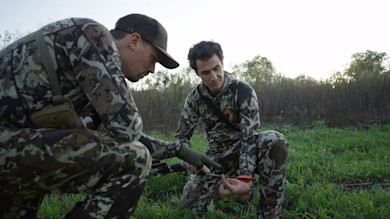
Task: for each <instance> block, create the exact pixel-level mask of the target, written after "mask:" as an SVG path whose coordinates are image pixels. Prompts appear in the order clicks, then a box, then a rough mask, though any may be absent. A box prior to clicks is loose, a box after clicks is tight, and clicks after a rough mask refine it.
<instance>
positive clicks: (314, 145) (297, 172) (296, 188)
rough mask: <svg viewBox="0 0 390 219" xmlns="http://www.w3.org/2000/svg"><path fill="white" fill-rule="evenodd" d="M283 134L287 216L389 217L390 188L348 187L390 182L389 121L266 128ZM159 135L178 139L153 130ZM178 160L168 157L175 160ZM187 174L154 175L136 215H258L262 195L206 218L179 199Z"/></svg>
mask: <svg viewBox="0 0 390 219" xmlns="http://www.w3.org/2000/svg"><path fill="white" fill-rule="evenodd" d="M267 129H274V130H277V131H280V132H282V133H284V135H285V136H286V138H287V139H288V140H289V142H290V146H289V166H288V173H287V184H286V190H285V201H284V204H283V210H282V217H283V218H390V210H389V209H390V208H389V206H390V188H388V187H384V188H382V187H380V186H373V187H372V188H371V187H361V188H355V189H352V190H351V189H348V190H347V189H343V188H342V185H344V184H349V183H361V182H375V183H388V182H390V125H386V126H375V125H373V126H365V125H360V126H357V127H353V128H345V129H337V128H327V127H326V125H325V123H323V122H317V123H315V124H314V126H313V127H311V128H310V129H305V130H302V129H299V128H297V127H293V126H289V125H285V126H282V127H272V128H270V127H265V128H262V130H267ZM151 135H152V136H154V137H157V138H161V139H165V140H169V141H171V140H173V139H174V137H173V134H170V135H169V136H166V135H162V134H159V133H152V134H151ZM192 144H193V147H194V148H196V149H198V150H200V151H205V150H206V145H207V144H206V138H205V135H204V134H195V135H194V137H193V139H192ZM178 161H179V160H178V159H177V158H173V159H169V160H166V162H168V163H169V164H172V163H176V162H178ZM187 178H188V176H184V175H182V174H174V175H157V176H156V175H153V176H151V177H150V178H149V181H148V183H147V186H146V188H145V191H144V194H143V195H142V197H141V199H140V201H139V204H138V208H137V210H136V212H135V215H134V216H135V217H136V218H202V217H203V218H254V217H255V216H256V207H257V202H258V195H255V197H254V199H253V200H252V202H251V203H250V204H249V205H241V204H237V203H236V202H234V200H233V199H232V198H223V199H222V200H220V201H218V202H216V203H211V204H210V206H209V207H208V210H207V212H206V213H205V214H203V215H202V216H197V215H194V214H193V213H192V212H191V211H190V210H189V209H188V208H187V207H186V206H184V205H183V203H182V202H181V200H180V197H181V191H182V188H183V186H184V184H185V181H186V179H187ZM255 188H256V189H258V188H259V185H258V183H257V182H256V183H255ZM82 198H83V196H81V195H79V196H66V195H63V196H59V195H51V196H46V197H45V200H44V202H43V204H42V207H41V211H40V215H41V217H43V218H58V217H62V216H63V215H64V214H66V212H67V211H68V210H69V209H71V207H72V206H73V205H74V203H75V202H77V201H78V200H80V199H82Z"/></svg>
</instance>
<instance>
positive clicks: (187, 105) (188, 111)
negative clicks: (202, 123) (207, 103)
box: [175, 89, 199, 147]
mask: <svg viewBox="0 0 390 219" xmlns="http://www.w3.org/2000/svg"><path fill="white" fill-rule="evenodd" d="M198 99H199V96H198V95H197V92H196V89H194V90H192V91H191V92H190V94H189V95H188V96H187V98H186V100H185V101H184V106H183V108H182V112H181V115H180V120H179V124H178V127H177V130H176V133H175V138H176V144H178V145H181V146H182V147H183V146H188V147H191V144H190V139H191V137H192V134H193V132H194V129H195V127H196V126H197V124H198V121H199V112H198V111H197V110H196V109H197V106H198V101H197V100H198Z"/></svg>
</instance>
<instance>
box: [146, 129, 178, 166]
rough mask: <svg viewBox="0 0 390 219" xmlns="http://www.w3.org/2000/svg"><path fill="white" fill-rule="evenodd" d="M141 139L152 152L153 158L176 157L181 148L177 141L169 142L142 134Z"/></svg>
mask: <svg viewBox="0 0 390 219" xmlns="http://www.w3.org/2000/svg"><path fill="white" fill-rule="evenodd" d="M139 141H140V142H141V143H142V144H144V145H145V146H146V147H147V148H148V149H149V151H150V153H151V154H152V157H153V159H159V160H163V159H167V158H171V157H175V156H176V154H177V152H178V151H179V150H180V149H181V146H180V145H177V144H176V143H175V142H167V141H162V140H159V139H155V138H152V137H150V136H148V135H145V134H142V135H141V137H140V139H139Z"/></svg>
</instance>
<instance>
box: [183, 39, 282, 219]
mask: <svg viewBox="0 0 390 219" xmlns="http://www.w3.org/2000/svg"><path fill="white" fill-rule="evenodd" d="M188 60H189V63H190V66H191V67H192V68H193V69H194V71H195V72H196V74H197V75H198V76H199V77H200V78H201V80H202V83H201V84H200V85H199V86H198V87H197V88H196V89H193V90H192V91H191V92H190V94H189V95H188V96H187V98H186V100H185V103H184V106H183V109H182V113H181V117H180V121H179V125H178V129H177V131H176V142H177V143H178V144H181V145H188V146H190V138H191V136H192V134H193V131H194V129H195V127H196V125H197V124H198V123H200V122H201V123H202V124H203V125H204V128H205V131H206V133H207V140H208V149H207V152H206V155H207V156H209V157H211V158H212V159H214V161H216V162H218V163H220V164H221V165H223V166H224V167H225V172H224V174H226V175H230V176H247V177H249V178H251V177H253V176H254V174H255V173H257V174H259V175H260V179H259V183H260V185H261V189H260V192H259V193H260V200H259V203H258V217H259V218H278V217H279V215H280V212H281V207H282V201H283V194H284V185H285V180H286V170H287V157H288V153H287V148H288V142H287V140H286V139H285V137H284V136H283V135H282V134H281V133H279V132H276V131H264V132H260V133H259V132H258V130H259V127H260V118H259V106H258V100H257V96H256V93H255V92H254V90H253V89H252V87H251V86H250V85H249V84H247V83H245V82H243V81H241V80H238V79H236V78H234V77H233V76H232V75H231V74H230V73H228V72H225V71H224V70H223V52H222V49H221V47H220V45H219V44H218V43H215V42H212V41H202V42H200V43H198V44H196V45H194V46H193V47H192V48H191V49H190V51H189V54H188ZM201 95H203V96H205V97H206V98H209V100H211V102H212V104H214V106H216V108H217V110H219V111H220V113H222V115H223V116H224V117H226V118H227V120H228V122H224V121H222V120H221V118H219V117H218V116H217V115H216V113H215V112H213V110H212V109H211V107H210V105H208V104H207V103H206V102H205V100H204V99H203V97H201ZM182 165H183V166H185V167H187V168H189V169H191V170H193V167H192V166H191V165H189V164H188V163H186V162H182ZM215 172H216V173H222V172H218V171H215ZM224 174H222V177H221V178H215V177H211V176H208V175H205V174H197V175H191V177H190V179H189V181H188V182H187V183H186V185H185V187H184V189H183V199H184V201H185V203H187V204H188V205H190V206H191V208H192V210H193V211H196V212H201V211H203V210H205V209H206V208H207V206H208V205H209V203H210V201H211V199H213V198H214V199H218V198H219V197H220V196H229V195H236V198H237V199H236V200H237V201H238V202H240V203H246V202H248V201H250V199H251V197H253V193H254V191H252V189H253V188H251V183H245V182H242V181H240V180H237V179H232V178H226V176H225V175H224Z"/></svg>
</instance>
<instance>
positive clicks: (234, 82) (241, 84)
mask: <svg viewBox="0 0 390 219" xmlns="http://www.w3.org/2000/svg"><path fill="white" fill-rule="evenodd" d="M226 75H227V77H228V78H229V85H228V88H229V89H230V90H232V91H234V93H236V91H237V92H238V93H248V92H249V93H250V92H252V91H253V88H252V86H251V85H250V84H249V83H247V82H246V81H243V80H241V79H238V78H236V77H234V76H233V75H232V74H231V73H227V74H226Z"/></svg>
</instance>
